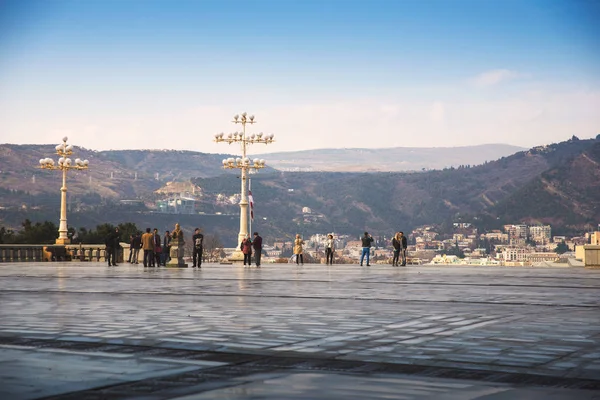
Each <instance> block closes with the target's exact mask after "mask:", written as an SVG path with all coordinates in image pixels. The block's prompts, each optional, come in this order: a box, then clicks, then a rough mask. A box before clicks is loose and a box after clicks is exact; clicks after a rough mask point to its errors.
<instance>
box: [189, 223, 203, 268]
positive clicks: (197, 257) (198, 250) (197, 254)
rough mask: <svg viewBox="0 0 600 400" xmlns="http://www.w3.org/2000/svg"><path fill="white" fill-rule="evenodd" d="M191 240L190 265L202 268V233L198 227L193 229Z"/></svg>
mask: <svg viewBox="0 0 600 400" xmlns="http://www.w3.org/2000/svg"><path fill="white" fill-rule="evenodd" d="M192 240H193V242H194V251H193V256H194V257H193V265H192V267H193V268H195V267H196V266H197V267H198V268H202V246H203V245H204V235H203V234H201V233H200V228H196V229H195V230H194V236H192ZM196 261H197V262H196Z"/></svg>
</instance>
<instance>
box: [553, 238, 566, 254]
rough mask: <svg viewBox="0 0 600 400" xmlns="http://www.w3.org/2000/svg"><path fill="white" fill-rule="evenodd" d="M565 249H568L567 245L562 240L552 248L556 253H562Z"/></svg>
mask: <svg viewBox="0 0 600 400" xmlns="http://www.w3.org/2000/svg"><path fill="white" fill-rule="evenodd" d="M567 251H569V246H567V244H566V243H565V242H564V240H563V241H562V242H560V243H559V244H558V245H557V246H556V248H555V249H554V252H555V253H556V254H563V253H566V252H567Z"/></svg>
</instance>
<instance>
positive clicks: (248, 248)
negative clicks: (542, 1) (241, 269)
mask: <svg viewBox="0 0 600 400" xmlns="http://www.w3.org/2000/svg"><path fill="white" fill-rule="evenodd" d="M240 249H241V250H242V253H244V265H246V262H248V265H251V264H252V241H251V240H250V239H248V238H247V237H246V238H244V240H242V243H241V244H240Z"/></svg>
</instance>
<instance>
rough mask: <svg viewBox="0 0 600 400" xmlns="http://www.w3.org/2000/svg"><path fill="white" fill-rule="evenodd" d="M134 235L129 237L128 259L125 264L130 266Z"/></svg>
mask: <svg viewBox="0 0 600 400" xmlns="http://www.w3.org/2000/svg"><path fill="white" fill-rule="evenodd" d="M134 237H135V235H129V259H128V260H127V262H128V263H129V264H131V260H132V259H133V238H134Z"/></svg>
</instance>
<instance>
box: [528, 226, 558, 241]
mask: <svg viewBox="0 0 600 400" xmlns="http://www.w3.org/2000/svg"><path fill="white" fill-rule="evenodd" d="M529 235H530V237H531V240H533V241H534V242H535V243H537V244H547V243H550V238H552V228H551V227H550V225H537V226H530V227H529Z"/></svg>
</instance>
